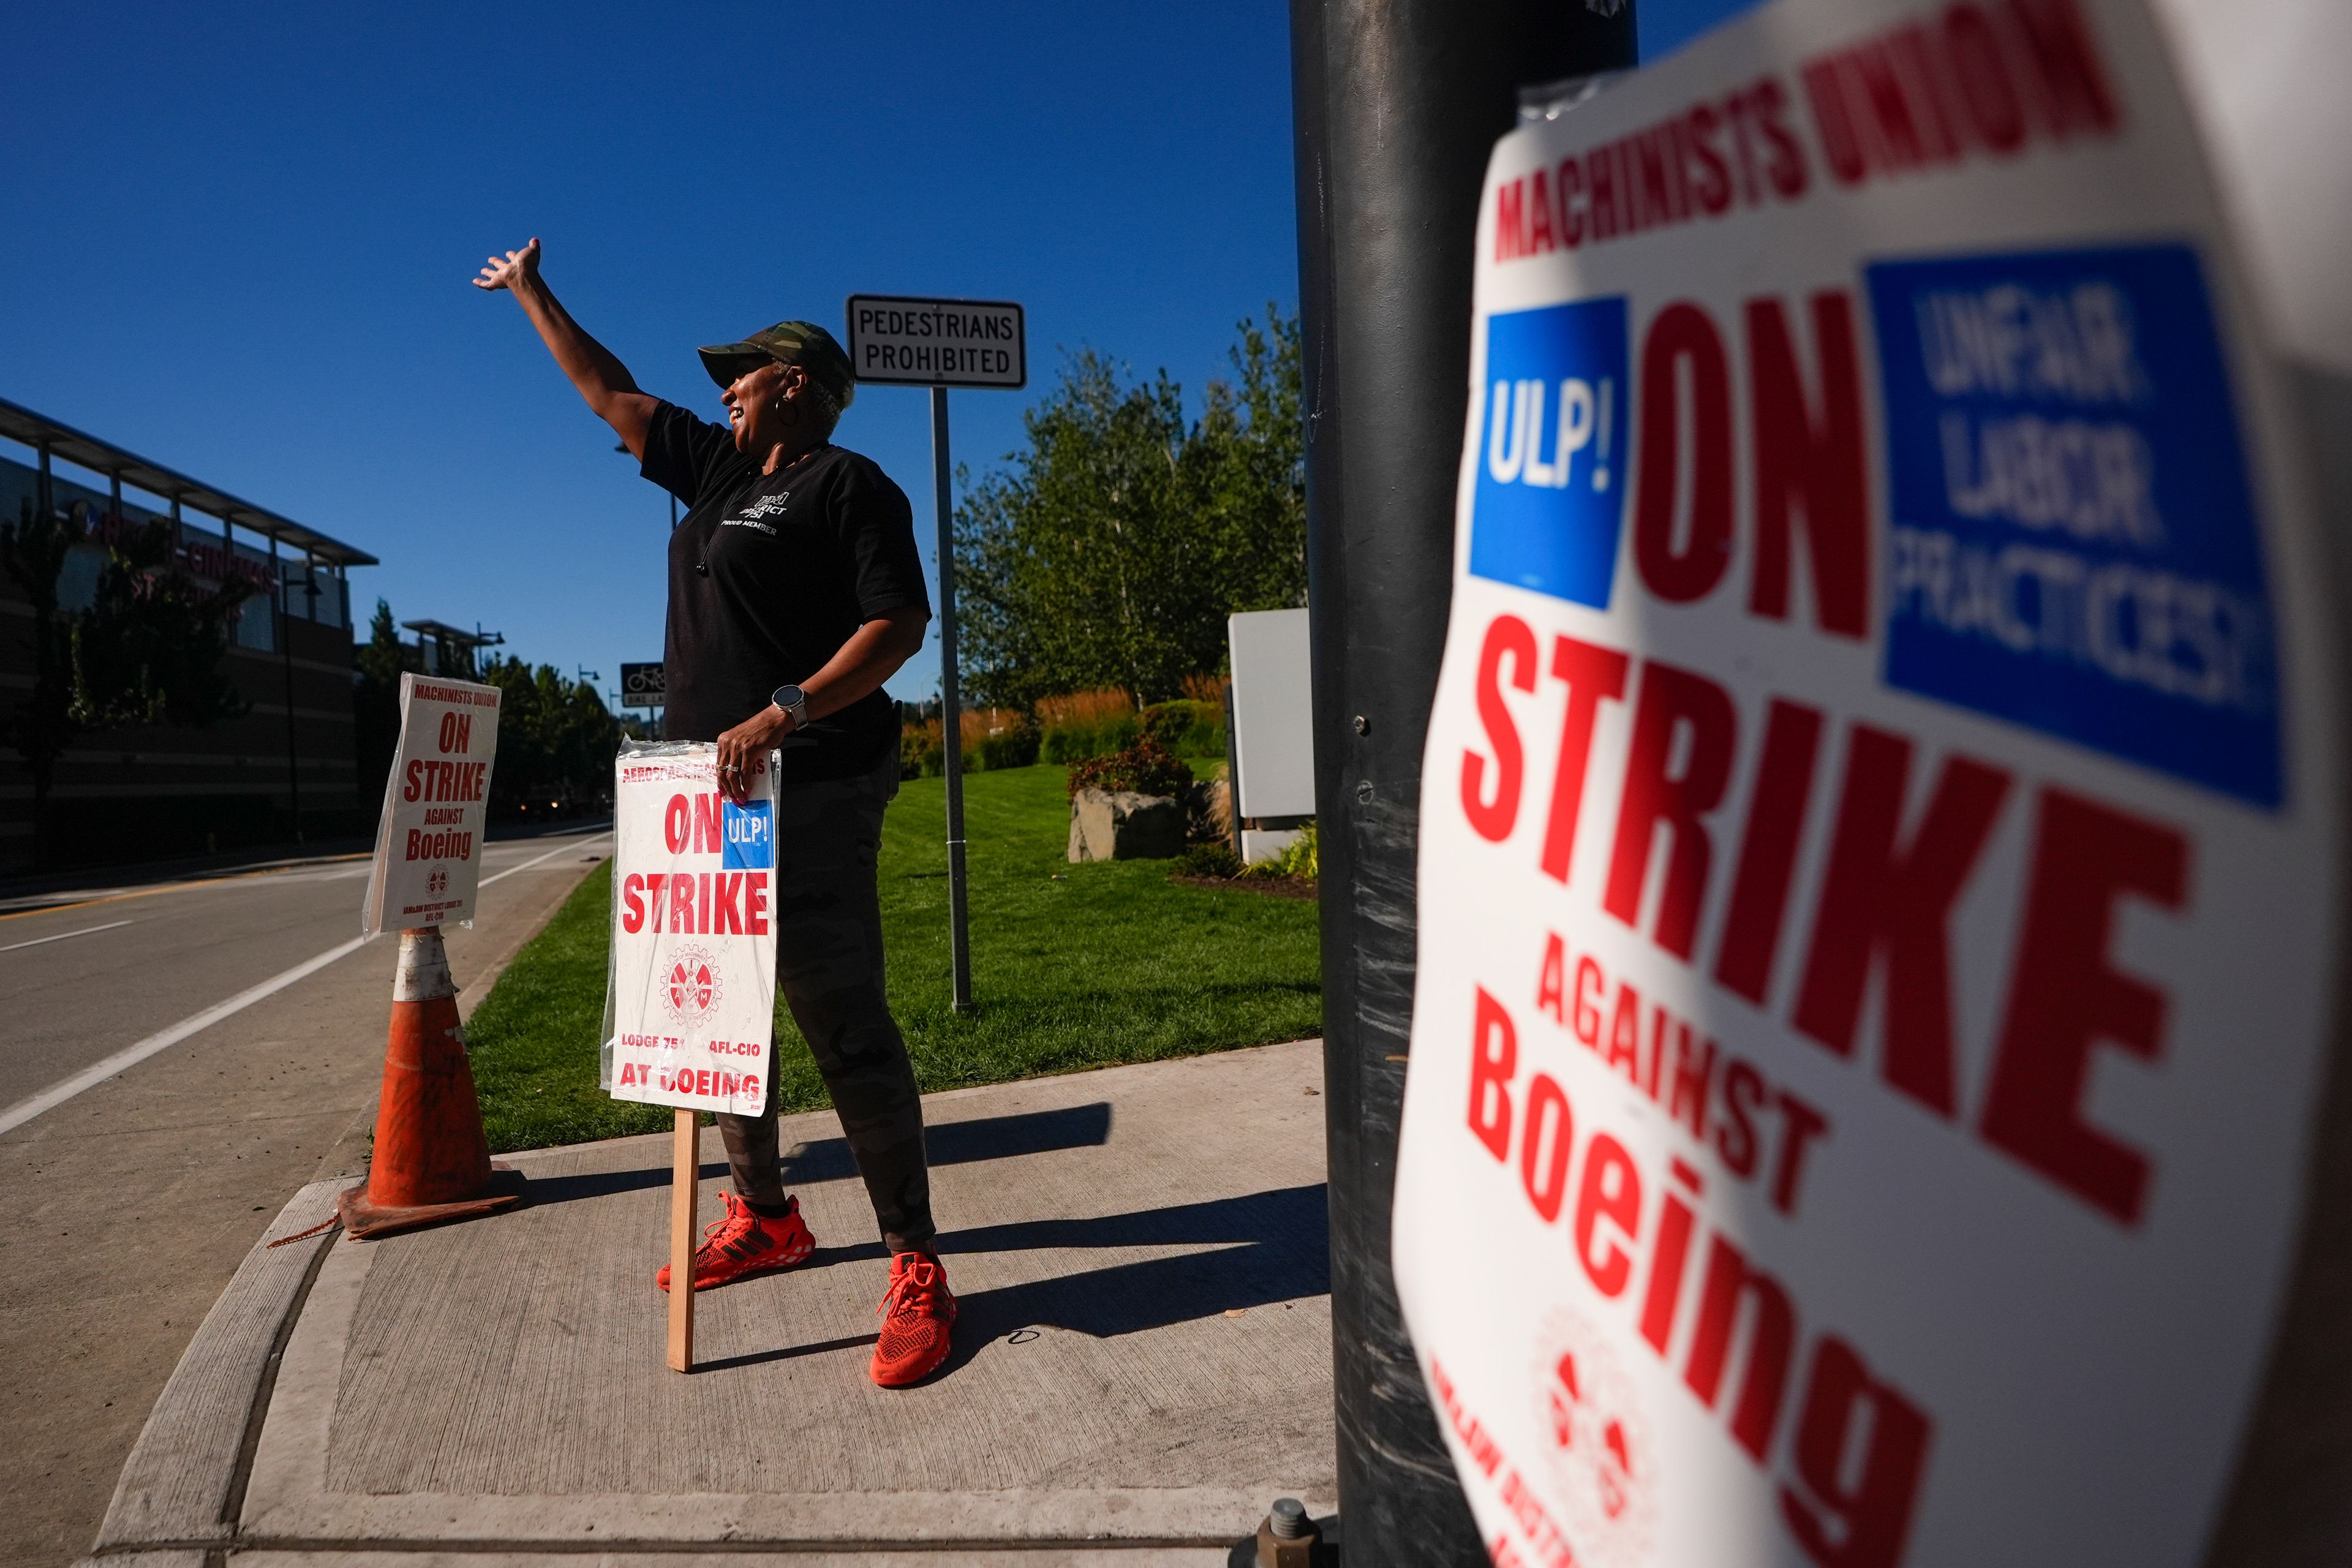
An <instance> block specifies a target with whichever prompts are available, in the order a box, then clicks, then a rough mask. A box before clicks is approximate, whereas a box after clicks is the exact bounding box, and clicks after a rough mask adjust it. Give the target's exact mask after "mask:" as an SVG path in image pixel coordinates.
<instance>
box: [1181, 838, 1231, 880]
mask: <svg viewBox="0 0 2352 1568" xmlns="http://www.w3.org/2000/svg"><path fill="white" fill-rule="evenodd" d="M1175 868H1176V875H1178V876H1180V877H1215V878H1218V879H1221V880H1230V879H1233V878H1235V877H1238V876H1240V875H1241V874H1242V858H1241V857H1240V856H1238V855H1236V854H1234V849H1233V846H1232V845H1230V844H1195V845H1193V846H1192V847H1191V848H1190V849H1187V850H1185V851H1184V853H1182V854H1181V855H1179V856H1177V857H1176V861H1175Z"/></svg>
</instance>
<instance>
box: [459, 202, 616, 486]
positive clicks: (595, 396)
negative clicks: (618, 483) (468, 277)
mask: <svg viewBox="0 0 2352 1568" xmlns="http://www.w3.org/2000/svg"><path fill="white" fill-rule="evenodd" d="M474 287H475V288H477V289H507V290H509V292H511V293H512V294H513V295H514V297H515V300H516V301H517V302H518V303H519V304H520V305H521V306H522V310H523V314H524V315H526V316H529V317H530V324H531V325H532V326H534V327H537V328H538V329H539V335H540V337H541V340H543V341H544V342H546V344H547V352H548V353H551V354H553V355H554V356H555V363H557V364H559V365H561V366H562V367H563V374H565V375H567V376H569V377H571V378H572V385H573V386H575V387H577V388H579V390H580V395H581V396H583V397H584V398H586V399H587V400H588V406H589V407H591V408H593V409H594V410H595V411H596V417H597V418H599V419H602V420H603V421H604V423H605V424H607V425H610V426H612V427H613V433H614V435H616V436H618V437H620V438H621V442H622V444H623V445H624V446H625V447H628V448H629V453H630V455H631V456H632V457H635V458H637V459H638V460H639V461H643V460H644V458H645V455H646V428H647V427H648V426H651V424H652V423H653V417H654V409H655V407H656V404H657V402H658V400H657V399H656V398H654V397H653V396H651V395H648V394H646V393H643V392H639V391H638V390H637V383H636V378H635V377H634V376H632V375H631V374H629V367H628V366H626V365H625V364H623V363H621V362H620V361H619V360H618V359H616V358H614V355H613V351H612V350H610V349H608V348H606V347H605V346H604V344H603V343H600V342H597V341H596V340H595V339H594V338H592V337H590V336H589V335H588V333H587V331H585V330H584V329H583V327H582V326H581V325H580V323H579V322H577V321H573V320H572V312H571V311H569V310H565V309H564V308H563V303H562V300H558V299H557V298H556V297H555V291H554V290H553V289H550V288H549V287H548V286H547V280H546V279H543V278H541V276H540V275H539V241H538V240H537V239H535V238H534V239H533V240H532V241H531V242H530V244H529V245H526V246H524V247H522V248H521V249H520V250H509V251H508V252H507V253H506V255H505V256H504V257H497V256H493V257H491V258H490V260H489V265H488V266H487V267H485V268H482V274H481V276H480V277H478V278H477V279H474Z"/></svg>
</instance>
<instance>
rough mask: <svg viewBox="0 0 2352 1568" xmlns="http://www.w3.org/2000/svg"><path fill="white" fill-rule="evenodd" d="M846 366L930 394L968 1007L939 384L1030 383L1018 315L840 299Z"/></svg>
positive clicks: (951, 505)
mask: <svg viewBox="0 0 2352 1568" xmlns="http://www.w3.org/2000/svg"><path fill="white" fill-rule="evenodd" d="M848 314H849V363H850V364H851V365H852V366H853V367H854V368H855V369H856V374H857V379H858V380H860V381H866V382H877V383H881V384H885V385H897V386H928V387H929V388H930V389H931V488H932V496H933V506H934V508H935V509H936V511H937V515H938V518H939V531H940V533H939V557H940V742H941V745H942V748H943V751H944V754H945V757H946V762H947V796H948V846H947V847H948V927H949V946H950V952H951V955H952V967H953V972H954V977H955V978H954V986H955V992H954V996H955V1004H954V1005H955V1010H956V1011H957V1012H959V1013H969V1012H971V1008H972V1001H971V915H970V906H969V900H968V898H967V890H966V884H965V878H964V839H963V718H962V714H963V710H962V706H961V698H960V696H959V694H958V692H957V689H956V618H955V497H954V493H953V490H952V488H951V484H952V481H951V478H950V476H951V475H952V473H953V468H952V467H951V465H950V463H949V460H948V388H949V387H950V386H971V387H994V388H997V389H999V390H1003V391H1017V390H1019V389H1020V388H1021V387H1023V386H1024V385H1026V384H1028V380H1029V353H1028V328H1027V315H1026V312H1024V310H1022V309H1021V307H1020V306H1018V305H1015V304H1011V303H1008V302H1006V301H1003V300H930V299H907V298H902V297H898V296H894V295H878V294H852V295H851V296H850V297H849V306H848Z"/></svg>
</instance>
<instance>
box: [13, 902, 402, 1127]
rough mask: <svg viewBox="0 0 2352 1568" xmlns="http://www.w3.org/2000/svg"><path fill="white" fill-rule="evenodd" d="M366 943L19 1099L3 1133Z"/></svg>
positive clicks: (333, 951)
mask: <svg viewBox="0 0 2352 1568" xmlns="http://www.w3.org/2000/svg"><path fill="white" fill-rule="evenodd" d="M366 940H367V939H366V938H365V937H358V936H355V937H353V938H352V940H351V941H349V942H344V943H342V944H341V946H338V947H331V948H329V949H328V950H327V951H326V952H322V953H320V954H319V956H318V957H316V958H312V959H306V960H304V961H303V962H302V963H298V964H296V965H295V966H294V967H293V968H291V969H289V970H288V971H286V973H283V974H274V975H272V976H270V977H269V978H268V979H267V980H265V981H263V982H262V983H261V984H258V985H256V986H253V987H251V988H249V989H247V990H244V991H240V992H238V993H237V994H236V995H234V996H232V997H230V998H229V999H228V1000H227V1001H226V1002H216V1003H215V1004H214V1005H211V1006H209V1007H207V1008H205V1010H204V1011H203V1012H201V1013H195V1014H191V1015H190V1016H187V1017H185V1018H183V1019H181V1020H180V1021H179V1022H178V1023H176V1024H174V1025H173V1026H171V1027H170V1028H168V1029H163V1030H159V1031H157V1032H156V1033H154V1034H152V1035H150V1036H148V1037H146V1038H145V1039H143V1040H141V1041H140V1042H138V1043H137V1044H136V1045H130V1046H125V1047H122V1048H121V1050H119V1051H117V1052H115V1053H114V1054H113V1055H112V1056H110V1057H108V1058H105V1059H104V1060H103V1061H98V1062H93V1063H91V1064H90V1065H89V1067H86V1068H82V1069H81V1071H79V1072H78V1073H76V1074H74V1075H73V1076H72V1077H71V1078H68V1079H62V1080H60V1081H59V1082H57V1083H53V1084H51V1085H49V1087H48V1088H47V1089H43V1090H41V1092H40V1093H38V1094H37V1095H34V1096H33V1097H32V1098H31V1099H29V1100H18V1101H17V1102H16V1104H14V1105H12V1106H10V1107H9V1108H8V1109H7V1110H0V1132H8V1131H13V1130H15V1129H16V1128H18V1127H22V1126H23V1125H24V1124H25V1123H26V1122H27V1121H31V1120H32V1119H33V1118H34V1117H36V1116H38V1115H40V1114H41V1112H43V1111H44V1110H55V1109H57V1108H58V1106H60V1105H63V1104H64V1103H65V1102H66V1101H67V1100H71V1099H72V1098H73V1097H74V1096H75V1095H77V1094H79V1093H80V1092H81V1091H82V1090H83V1089H89V1088H90V1087H91V1086H93V1085H95V1084H100V1083H104V1082H105V1081H106V1080H107V1079H110V1078H112V1077H113V1076H114V1075H115V1074H116V1073H119V1072H121V1071H122V1070H123V1069H124V1068H132V1067H136V1066H138V1065H139V1064H140V1063H141V1062H143V1061H145V1060H146V1059H147V1058H149V1057H152V1056H153V1055H154V1054H155V1053H156V1052H158V1051H162V1050H168V1049H170V1048H171V1047H173V1046H176V1045H178V1044H179V1043H180V1042H181V1041H182V1040H184V1039H186V1038H187V1037H189V1036H190V1035H193V1034H195V1033H196V1032H197V1031H199V1030H202V1029H209V1028H211V1027H212V1026H214V1025H215V1024H217V1023H219V1022H220V1021H221V1020H222V1019H223V1018H227V1017H232V1016H235V1015H236V1014H239V1013H242V1012H244V1011H245V1010H246V1009H247V1007H250V1006H252V1005H254V1004H255V1003H256V1002H259V1001H262V1000H263V999H265V998H267V997H270V996H275V995H276V994H278V992H280V991H283V990H285V989H286V988H287V987H288V986H289V985H291V984H294V983H295V982H296V981H298V980H305V979H308V978H309V977H310V976H311V975H313V974H316V973H318V972H319V971H320V970H321V969H324V968H326V967H327V965H329V964H331V963H334V962H335V960H337V959H339V958H341V957H343V956H344V955H345V954H347V953H352V952H357V951H359V946H360V944H361V943H362V942H365V941H366Z"/></svg>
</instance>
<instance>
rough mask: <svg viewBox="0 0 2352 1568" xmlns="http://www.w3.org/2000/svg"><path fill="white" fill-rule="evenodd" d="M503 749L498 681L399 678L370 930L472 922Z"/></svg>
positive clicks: (364, 914) (371, 883)
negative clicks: (395, 738)
mask: <svg viewBox="0 0 2352 1568" xmlns="http://www.w3.org/2000/svg"><path fill="white" fill-rule="evenodd" d="M498 749H499V689H498V688H497V687H495V686H478V685H476V684H475V683H474V682H472V681H469V680H445V679H441V678H439V677H437V676H425V675H415V674H405V675H403V676H402V677H401V678H400V749H399V751H398V752H397V753H395V754H394V758H393V763H392V776H391V777H390V778H389V779H387V780H386V781H385V782H384V790H383V816H381V817H379V818H378V819H377V822H376V834H375V863H374V865H373V868H371V869H370V870H369V873H368V887H367V901H366V903H365V904H364V905H362V908H361V910H360V929H361V931H362V932H363V933H364V934H365V935H368V936H373V935H375V934H376V933H377V932H378V931H394V930H402V931H404V930H408V929H411V928H415V927H420V926H438V925H456V924H460V923H463V922H467V921H471V920H472V919H473V918H474V892H475V889H476V888H477V887H478V885H479V883H480V881H481V877H482V827H483V824H484V820H485V818H486V817H487V816H488V811H489V800H490V764H491V763H493V762H495V761H496V760H497V757H498Z"/></svg>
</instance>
